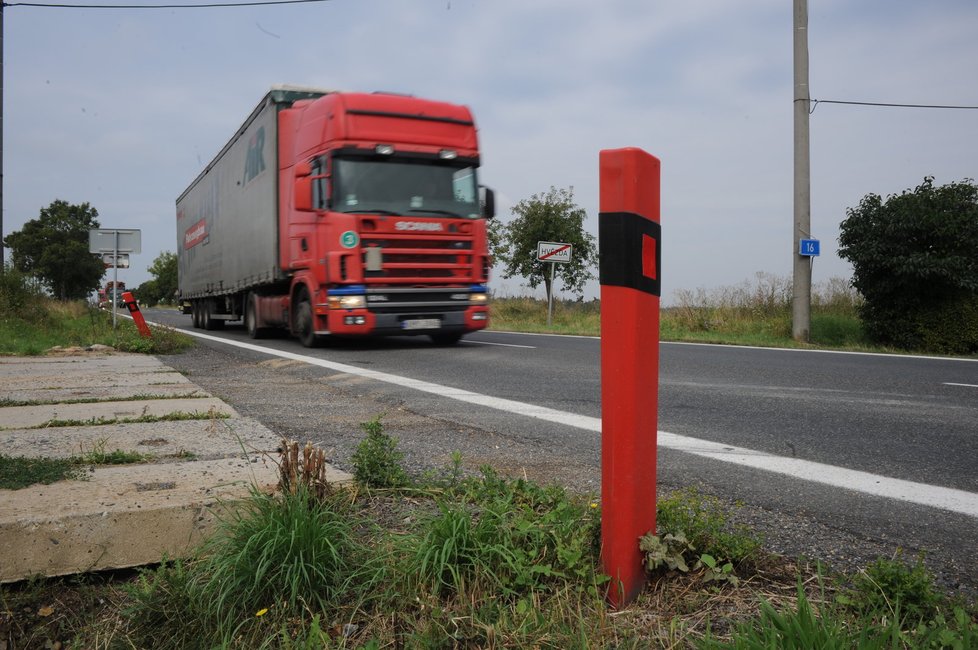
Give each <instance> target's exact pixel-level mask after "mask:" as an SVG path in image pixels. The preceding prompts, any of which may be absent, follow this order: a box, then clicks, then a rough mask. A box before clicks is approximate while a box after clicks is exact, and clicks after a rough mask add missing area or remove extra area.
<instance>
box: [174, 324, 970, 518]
mask: <svg viewBox="0 0 978 650" xmlns="http://www.w3.org/2000/svg"><path fill="white" fill-rule="evenodd" d="M181 331H182V332H184V333H185V334H189V335H190V336H195V337H197V338H201V339H207V340H208V341H215V342H217V343H224V344H226V345H231V346H234V347H238V348H242V349H244V350H251V351H252V352H258V353H261V354H268V355H270V356H276V357H280V358H282V359H292V360H294V361H302V362H305V363H308V364H310V365H313V366H319V367H321V368H327V369H329V370H335V371H337V372H343V373H347V374H351V375H359V376H361V377H367V378H369V379H374V380H376V381H382V382H385V383H388V384H394V385H397V386H403V387H405V388H413V389H414V390H418V391H421V392H425V393H430V394H432V395H438V396H440V397H448V398H451V399H455V400H458V401H460V402H467V403H469V404H477V405H479V406H485V407H488V408H492V409H496V410H499V411H505V412H507V413H513V414H516V415H523V416H526V417H531V418H537V419H539V420H544V421H547V422H554V423H558V424H563V425H566V426H570V427H575V428H577V429H583V430H585V431H593V432H595V433H598V434H600V433H601V419H600V418H594V417H590V416H586V415H578V414H576V413H567V412H565V411H558V410H556V409H551V408H547V407H546V406H537V405H535V404H527V403H525V402H517V401H515V400H510V399H504V398H501V397H491V396H489V395H482V394H480V393H474V392H472V391H468V390H464V389H461V388H453V387H451V386H442V385H440V384H433V383H431V382H427V381H421V380H419V379H411V378H410V377H401V376H398V375H392V374H389V373H386V372H378V371H376V370H368V369H366V368H358V367H356V366H350V365H347V364H345V363H338V362H336V361H327V360H325V359H317V358H315V357H309V356H305V355H302V354H295V353H294V352H286V351H284V350H273V349H271V348H263V347H261V346H258V345H253V344H251V343H244V342H241V341H234V340H229V339H222V338H219V337H217V336H210V335H208V334H201V333H199V332H194V331H191V330H181ZM658 446H659V447H663V448H665V449H673V450H676V451H682V452H686V453H689V454H694V455H696V456H702V457H704V458H711V459H714V460H719V461H723V462H725V463H733V464H735V465H741V466H744V467H753V468H755V469H760V470H764V471H767V472H773V473H775V474H783V475H785V476H791V477H794V478H799V479H802V480H806V481H811V482H813V483H821V484H823V485H829V486H832V487H839V488H844V489H848V490H853V491H856V492H861V493H863V494H870V495H873V496H880V497H886V498H889V499H897V500H899V501H905V502H907V503H916V504H919V505H924V506H930V507H932V508H939V509H941V510H947V511H950V512H957V513H961V514H964V515H968V516H970V517H976V518H978V494H975V493H974V492H966V491H964V490H957V489H954V488H946V487H941V486H938V485H928V484H926V483H916V482H914V481H905V480H903V479H896V478H890V477H887V476H881V475H878V474H871V473H869V472H862V471H859V470H853V469H846V468H844V467H836V466H834V465H827V464H825V463H816V462H813V461H809V460H802V459H800V458H788V457H786V456H776V455H774V454H769V453H767V452H763V451H754V450H752V449H746V448H743V447H733V446H731V445H725V444H723V443H719V442H712V441H709V440H701V439H699V438H692V437H689V436H681V435H678V434H675V433H669V432H668V431H659V433H658Z"/></svg>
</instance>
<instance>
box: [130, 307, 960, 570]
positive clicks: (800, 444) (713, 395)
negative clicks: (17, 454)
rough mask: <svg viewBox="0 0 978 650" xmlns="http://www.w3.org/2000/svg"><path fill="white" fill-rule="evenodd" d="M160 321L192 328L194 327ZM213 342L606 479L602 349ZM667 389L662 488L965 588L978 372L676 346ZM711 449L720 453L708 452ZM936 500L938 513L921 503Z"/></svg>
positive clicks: (555, 340)
mask: <svg viewBox="0 0 978 650" xmlns="http://www.w3.org/2000/svg"><path fill="white" fill-rule="evenodd" d="M147 318H149V319H150V320H156V321H158V322H163V323H168V324H171V325H174V326H178V327H180V328H181V329H187V330H190V317H189V316H183V315H179V314H176V313H174V312H166V311H155V310H147ZM191 331H193V330H191ZM195 332H196V333H198V334H199V333H201V332H200V331H195ZM206 334H207V335H211V336H214V337H217V338H220V339H224V340H228V341H233V342H238V343H245V344H260V345H261V346H263V347H266V348H268V349H270V350H277V351H281V352H279V353H280V354H281V353H284V354H287V355H288V354H292V355H302V356H303V357H308V358H310V359H312V360H315V361H317V362H319V363H320V364H323V365H319V366H316V368H317V370H316V371H317V372H320V373H323V374H335V373H344V374H349V373H352V374H354V375H358V376H359V377H360V380H361V381H363V382H367V383H369V384H370V385H371V390H372V391H373V393H374V394H382V395H384V396H385V398H386V399H388V400H390V401H391V402H392V403H402V404H409V405H410V408H411V410H412V411H413V412H415V413H418V414H421V415H424V416H426V417H429V418H433V419H435V420H438V421H440V422H448V423H453V424H455V425H457V426H460V427H462V426H464V427H472V428H474V429H477V430H481V431H486V432H491V434H492V435H496V436H502V437H505V438H506V439H510V440H518V441H522V442H525V443H526V444H527V445H528V446H531V447H535V448H540V449H545V450H548V452H549V453H552V454H553V457H554V458H555V459H565V460H566V462H567V463H568V464H570V463H571V461H573V464H574V465H575V466H581V467H584V468H586V469H585V470H583V471H584V472H585V473H587V474H589V476H591V484H592V485H593V486H594V487H595V488H596V487H597V486H599V484H600V483H599V480H598V481H595V480H594V477H595V475H597V476H600V474H599V473H597V474H595V472H598V470H599V468H600V453H599V452H600V432H599V429H598V428H596V424H595V423H599V422H600V409H601V405H600V341H599V340H597V339H594V338H584V337H562V336H561V337H558V336H539V335H524V334H511V333H495V332H485V333H479V334H475V335H471V336H468V337H466V338H465V339H463V341H462V343H460V344H459V345H458V346H454V347H451V348H437V347H434V346H432V345H431V344H430V342H429V341H428V339H427V338H424V337H417V338H412V337H405V338H392V339H385V340H380V341H374V342H367V343H344V344H338V345H331V346H329V347H326V348H321V349H314V350H309V349H305V348H303V347H301V345H299V344H298V343H297V342H296V341H293V340H290V339H286V338H283V339H271V340H263V341H252V340H251V339H248V338H247V336H246V334H245V332H244V331H243V330H242V329H240V328H237V327H233V326H232V327H229V328H228V329H227V330H225V331H217V332H207V333H206ZM204 344H205V345H207V346H209V347H214V346H216V347H214V349H220V348H226V346H225V344H222V343H219V342H216V341H212V340H209V339H208V340H204ZM236 353H238V354H247V355H253V356H254V357H255V358H258V357H261V356H263V353H261V352H257V351H255V350H252V349H248V350H245V351H244V352H242V351H241V349H240V348H239V349H237V352H236ZM273 354H274V352H273ZM337 364H342V365H337ZM358 373H359V374H358ZM375 373H384V374H383V375H377V374H375ZM412 380H413V382H414V383H413V384H412ZM418 382H424V383H423V384H418ZM652 390H653V387H649V391H650V394H651V391H652ZM659 391H660V392H659V423H658V424H659V427H658V428H659V429H660V431H663V432H668V433H669V434H676V435H675V436H673V437H668V436H666V437H663V436H660V447H659V457H658V463H657V464H658V482H659V485H660V489H661V488H669V487H678V486H683V485H689V484H697V485H701V486H703V487H704V488H705V489H706V490H708V491H710V492H713V493H715V494H720V495H724V496H726V497H727V498H729V499H731V500H739V501H743V502H746V503H749V504H751V506H752V507H753V508H755V509H758V510H759V511H764V512H769V513H780V514H781V515H783V516H784V517H790V518H793V519H794V520H795V521H798V520H802V519H805V520H811V521H813V522H816V523H817V524H818V525H819V526H821V527H822V531H823V534H826V533H825V531H830V532H828V533H827V534H828V535H829V536H831V535H832V534H833V533H832V532H831V531H837V532H838V534H839V535H840V536H843V535H844V536H846V537H848V538H852V539H861V540H871V541H872V542H873V543H874V544H878V548H881V549H884V548H894V547H896V546H899V547H902V548H906V549H908V550H913V549H916V550H925V551H927V552H928V553H931V554H934V555H936V556H947V557H948V558H951V560H950V562H951V567H950V568H947V566H945V567H944V572H945V574H946V575H945V579H946V581H947V582H950V583H952V584H953V583H954V581H955V579H956V578H955V576H954V575H953V574H954V572H955V571H958V570H960V571H962V572H964V571H965V570H964V569H959V568H956V567H963V566H967V565H970V566H971V567H975V566H978V550H976V549H978V511H974V508H975V504H978V462H976V460H978V361H975V360H954V359H936V358H922V357H908V356H896V355H867V354H840V353H828V352H815V351H795V350H770V349H756V348H743V347H728V346H708V345H686V344H672V343H664V344H662V346H661V349H660V386H659ZM534 409H537V411H536V412H535V411H534ZM664 441H665V443H664ZM710 443H719V444H718V445H713V448H714V449H719V450H720V451H719V452H717V453H711V454H704V453H696V452H698V451H702V447H703V445H709V444H710ZM727 452H729V454H728V455H727V456H725V455H724V454H725V453H727ZM736 458H746V461H744V462H737V461H736ZM794 461H809V462H808V463H802V464H801V465H802V466H801V468H800V469H798V467H796V466H795V465H792V464H791V463H792V462H794ZM796 470H797V471H796ZM846 470H856V471H857V472H858V474H853V473H852V472H848V473H847V472H846ZM806 472H807V473H806ZM799 475H803V476H805V478H798V476H799ZM853 477H855V478H853ZM857 479H858V480H857ZM893 479H898V481H897V482H894V481H893ZM900 481H903V482H907V483H902V482H900ZM933 490H936V491H937V496H936V497H935V498H936V504H937V505H936V507H935V506H934V505H921V504H920V503H914V499H915V498H916V497H917V496H918V495H921V494H924V495H926V494H929V493H930V492H931V491H933ZM925 503H926V501H925ZM962 504H963V505H962ZM773 519H774V520H775V521H777V520H778V517H773ZM772 525H773V526H774V527H777V525H778V524H777V523H775V524H772ZM813 543H814V542H813ZM822 543H823V544H824V542H822ZM796 547H797V545H796V546H789V548H791V549H794V548H796ZM962 579H963V580H964V582H966V583H969V584H970V585H971V586H972V588H973V587H974V586H976V585H978V578H975V576H973V575H972V576H970V577H963V578H962Z"/></svg>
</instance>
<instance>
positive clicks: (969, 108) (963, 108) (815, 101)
mask: <svg viewBox="0 0 978 650" xmlns="http://www.w3.org/2000/svg"><path fill="white" fill-rule="evenodd" d="M796 101H797V100H796ZM810 101H811V102H812V110H811V111H810V112H811V113H814V112H815V109H816V108H818V105H819V104H846V105H849V106H883V107H886V108H943V109H950V110H959V111H975V110H978V106H952V105H948V104H893V103H889V102H850V101H843V100H839V99H812V100H810Z"/></svg>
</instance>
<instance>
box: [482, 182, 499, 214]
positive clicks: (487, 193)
mask: <svg viewBox="0 0 978 650" xmlns="http://www.w3.org/2000/svg"><path fill="white" fill-rule="evenodd" d="M479 189H481V190H482V216H483V217H485V218H486V219H494V218H495V217H496V193H495V192H493V191H492V189H490V188H488V187H485V186H484V185H483V186H480V188H479Z"/></svg>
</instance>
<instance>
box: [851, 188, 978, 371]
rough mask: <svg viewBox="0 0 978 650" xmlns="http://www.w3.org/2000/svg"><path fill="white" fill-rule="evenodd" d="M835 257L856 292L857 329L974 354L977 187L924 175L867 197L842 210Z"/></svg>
mask: <svg viewBox="0 0 978 650" xmlns="http://www.w3.org/2000/svg"><path fill="white" fill-rule="evenodd" d="M846 214H847V217H846V219H845V221H843V222H842V225H841V228H840V231H841V234H840V235H839V255H840V256H841V257H843V258H845V259H847V260H849V261H850V262H851V263H852V266H853V276H852V285H853V286H854V287H855V288H856V289H857V290H858V291H859V292H860V293H861V294H862V295H863V297H864V298H865V303H864V304H863V307H862V313H861V316H862V319H863V327H864V328H865V330H866V333H867V334H868V335H869V336H870V338H872V339H873V340H875V341H876V342H878V343H882V344H885V345H895V346H897V347H901V348H907V349H922V350H931V351H935V352H948V353H964V354H967V353H969V352H975V351H978V255H976V254H975V247H976V244H978V186H976V185H975V184H974V181H971V180H964V181H962V182H960V183H951V184H948V185H942V186H939V187H935V186H934V179H933V178H932V177H926V178H924V182H923V183H922V184H921V185H919V186H918V187H917V188H916V189H915V190H913V191H912V192H911V191H910V190H906V191H904V192H903V193H902V194H899V195H891V196H888V197H887V198H886V200H883V199H881V198H880V196H879V195H878V194H867V195H866V196H865V197H863V199H862V201H860V202H859V206H858V207H857V208H855V209H852V208H850V209H848V210H847V211H846Z"/></svg>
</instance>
